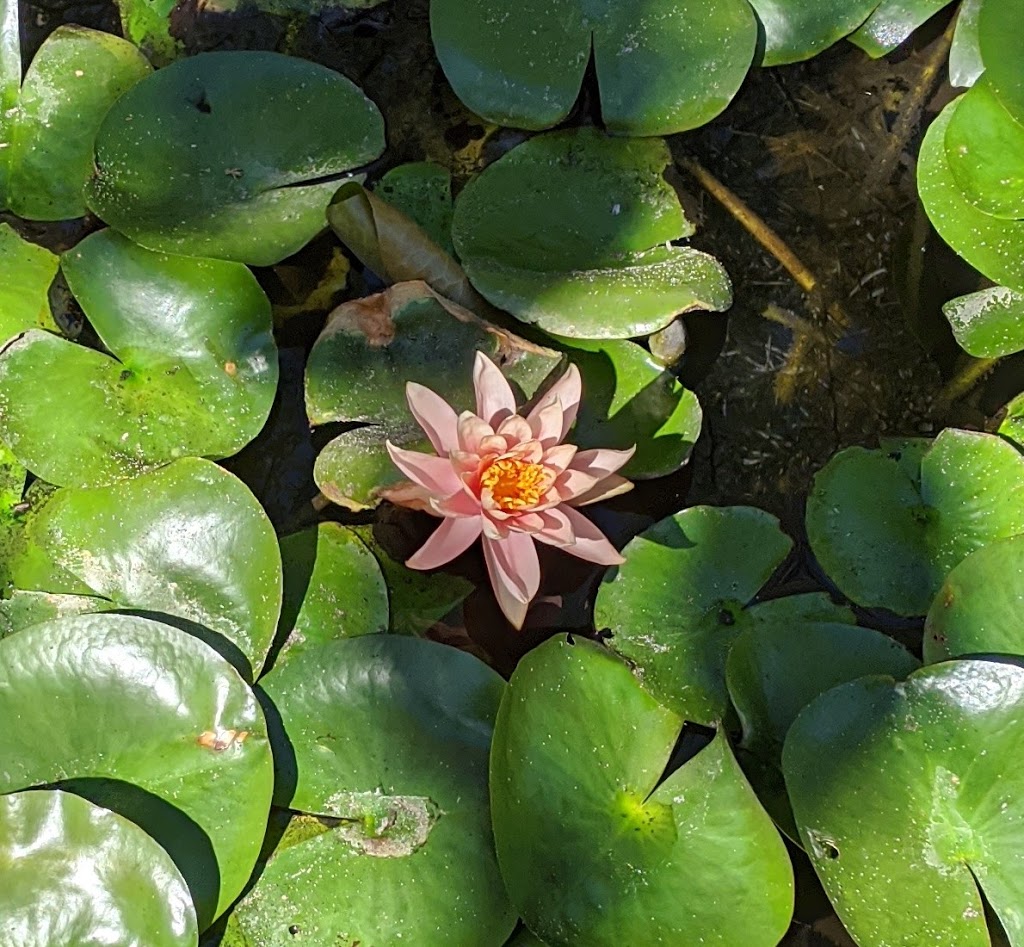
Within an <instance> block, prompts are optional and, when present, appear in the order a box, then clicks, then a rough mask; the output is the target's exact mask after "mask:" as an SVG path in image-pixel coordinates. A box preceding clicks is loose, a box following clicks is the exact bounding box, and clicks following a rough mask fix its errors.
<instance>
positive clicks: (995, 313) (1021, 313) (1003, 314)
mask: <svg viewBox="0 0 1024 947" xmlns="http://www.w3.org/2000/svg"><path fill="white" fill-rule="evenodd" d="M942 312H943V315H945V317H946V318H947V319H948V320H949V324H950V326H952V328H953V335H954V336H956V340H957V342H959V343H960V346H961V348H963V349H964V351H965V352H968V353H969V354H971V355H974V356H975V357H977V358H999V357H1001V356H1003V355H1012V354H1013V353H1014V352H1019V351H1020V350H1021V349H1024V294H1022V293H1015V292H1014V291H1013V290H1012V289H1007V288H1006V287H1005V286H992V287H991V288H989V289H983V290H981V291H980V292H977V293H970V294H969V295H967V296H958V297H957V298H956V299H951V300H950V301H949V302H947V303H945V305H943V307H942Z"/></svg>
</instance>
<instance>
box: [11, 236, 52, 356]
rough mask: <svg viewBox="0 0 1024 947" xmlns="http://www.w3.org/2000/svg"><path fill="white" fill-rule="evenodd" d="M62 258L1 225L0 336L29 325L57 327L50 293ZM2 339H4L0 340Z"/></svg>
mask: <svg viewBox="0 0 1024 947" xmlns="http://www.w3.org/2000/svg"><path fill="white" fill-rule="evenodd" d="M58 265H59V261H58V259H57V257H56V256H55V255H54V254H52V253H51V252H50V251H49V250H47V249H46V248H45V247H40V246H36V244H34V243H29V242H28V241H27V240H22V239H21V237H19V236H18V234H17V233H16V232H15V231H14V230H13V229H12V228H11V227H10V225H8V224H0V272H2V273H3V274H4V278H3V281H2V282H0V336H2V337H3V340H6V339H9V338H10V337H11V336H12V335H17V334H18V333H19V332H23V331H24V330H25V329H29V328H33V327H35V328H39V329H56V328H57V325H56V323H55V322H54V321H53V316H52V315H51V314H50V304H49V302H48V301H47V292H48V291H49V289H50V283H52V282H53V278H54V277H55V276H56V275H57V267H58ZM0 341H2V340H0Z"/></svg>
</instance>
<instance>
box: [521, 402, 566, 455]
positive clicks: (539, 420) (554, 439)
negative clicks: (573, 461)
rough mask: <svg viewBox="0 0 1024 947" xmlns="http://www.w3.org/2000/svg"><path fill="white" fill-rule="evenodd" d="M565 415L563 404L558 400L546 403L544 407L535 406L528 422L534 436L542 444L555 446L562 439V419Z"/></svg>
mask: <svg viewBox="0 0 1024 947" xmlns="http://www.w3.org/2000/svg"><path fill="white" fill-rule="evenodd" d="M564 417H565V412H564V411H563V410H562V405H561V404H560V403H559V402H558V401H556V402H554V404H546V405H544V406H542V407H539V408H534V409H533V410H532V411H531V412H530V414H529V416H528V418H527V423H528V424H529V425H530V429H531V430H532V431H533V436H534V437H535V438H537V440H538V441H540V442H541V444H543V445H544V446H545V447H554V446H555V445H556V444H558V443H560V442H561V440H562V437H563V435H562V421H563V419H564Z"/></svg>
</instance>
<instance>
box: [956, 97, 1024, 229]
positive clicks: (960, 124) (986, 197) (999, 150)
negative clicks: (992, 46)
mask: <svg viewBox="0 0 1024 947" xmlns="http://www.w3.org/2000/svg"><path fill="white" fill-rule="evenodd" d="M958 101H959V103H960V104H959V105H958V106H957V107H956V111H955V112H954V113H953V115H952V117H951V118H950V120H949V127H948V128H947V129H946V160H947V161H948V162H949V170H950V173H951V174H952V175H953V179H954V180H955V181H956V183H957V186H958V187H959V188H960V190H961V191H962V192H963V195H964V197H965V198H967V201H968V202H969V203H970V204H971V205H973V206H974V207H977V208H978V210H980V211H984V212H985V213H986V214H990V215H992V216H993V217H1003V218H1007V219H1010V220H1015V219H1017V218H1020V217H1024V125H1022V124H1021V123H1020V122H1018V121H1016V120H1015V119H1014V118H1013V116H1012V115H1010V113H1009V112H1008V111H1007V110H1006V109H1005V108H1003V106H1002V104H1001V103H1000V101H999V99H998V98H996V96H995V94H994V93H993V92H992V89H991V86H990V84H989V82H988V80H987V79H986V78H984V77H983V78H981V79H979V80H978V81H977V82H976V83H975V84H974V86H973V87H972V88H971V89H968V90H967V92H965V93H964V95H963V96H961V98H960V99H959V100H958Z"/></svg>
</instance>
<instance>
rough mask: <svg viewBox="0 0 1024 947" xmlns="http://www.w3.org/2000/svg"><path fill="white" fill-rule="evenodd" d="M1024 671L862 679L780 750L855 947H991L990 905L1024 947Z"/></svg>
mask: <svg viewBox="0 0 1024 947" xmlns="http://www.w3.org/2000/svg"><path fill="white" fill-rule="evenodd" d="M1022 752H1024V670H1022V669H1021V668H1019V667H1015V666H1012V665H1009V664H1000V663H996V662H986V661H955V662H947V663H945V664H939V665H933V666H931V667H926V668H923V669H922V670H920V671H918V672H916V673H915V674H912V675H911V676H910V678H909V679H908V680H907V681H906V682H905V683H894V682H893V681H892V679H890V678H886V677H867V678H862V679H860V680H858V681H854V682H852V683H849V684H844V685H842V686H840V687H837V688H835V689H833V690H831V691H829V692H828V693H826V694H824V695H822V696H821V697H819V698H818V699H817V700H815V701H814V703H812V704H810V705H809V706H808V707H807V708H805V709H804V710H803V711H802V712H801V714H800V716H799V717H797V719H796V721H795V723H794V724H793V726H792V727H791V728H790V730H789V735H788V736H787V738H786V745H785V750H784V753H783V767H784V770H785V775H786V785H787V787H788V789H789V794H790V799H791V801H792V804H793V811H794V813H795V815H796V819H797V823H798V824H799V826H800V833H801V837H802V838H803V841H804V845H805V848H806V849H807V852H808V854H809V855H810V856H811V860H812V862H813V863H814V867H815V869H816V871H817V872H818V875H819V876H820V878H821V880H822V882H823V884H824V886H825V890H826V891H827V893H828V895H829V898H830V900H831V901H832V903H833V905H834V906H835V908H836V910H837V912H838V913H839V916H840V918H841V919H842V921H843V923H844V925H845V926H846V927H847V929H848V930H849V931H850V933H851V935H852V936H853V938H854V939H855V940H856V941H857V943H860V944H925V943H927V944H956V945H957V947H989V944H990V943H991V941H990V938H989V934H988V931H987V930H986V922H985V913H986V911H985V905H984V904H983V902H982V897H981V894H980V893H979V890H978V889H979V887H980V888H981V890H982V891H983V892H984V895H985V899H986V900H987V902H988V904H990V905H991V906H992V908H993V909H994V911H995V913H996V915H998V917H999V919H1000V920H1001V921H1002V924H1003V927H1004V928H1005V930H1006V933H1007V935H1008V936H1009V941H1010V943H1012V944H1017V943H1020V942H1021V940H1022V938H1024V922H1022V914H1021V910H1020V907H1021V904H1022V903H1024V889H1022V879H1024V786H1022V780H1024V777H1022V775H1021V770H1020V767H1019V766H1018V765H1017V763H1018V761H1019V760H1020V757H1021V753H1022Z"/></svg>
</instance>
